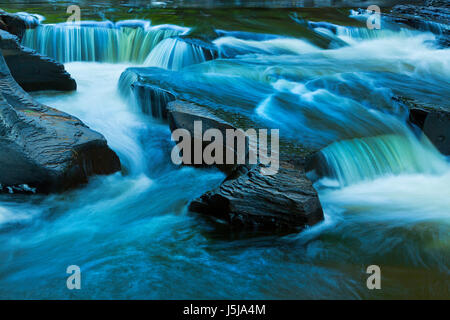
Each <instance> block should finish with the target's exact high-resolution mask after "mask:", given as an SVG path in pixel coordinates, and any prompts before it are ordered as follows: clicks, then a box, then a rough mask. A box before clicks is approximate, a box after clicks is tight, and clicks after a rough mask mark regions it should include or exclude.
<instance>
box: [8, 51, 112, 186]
mask: <svg viewBox="0 0 450 320" xmlns="http://www.w3.org/2000/svg"><path fill="white" fill-rule="evenodd" d="M118 170H120V161H119V158H118V157H117V155H116V154H115V153H114V151H112V150H111V149H110V148H109V147H108V144H107V142H106V140H105V138H104V137H103V136H102V135H101V134H99V133H98V132H95V131H93V130H91V129H89V128H88V127H87V126H86V125H84V124H83V123H82V122H81V121H80V120H79V119H77V118H75V117H73V116H70V115H68V114H66V113H64V112H60V111H58V110H56V109H53V108H50V107H47V106H45V105H42V104H40V103H38V102H36V101H34V100H33V98H32V97H31V96H29V95H28V94H27V93H26V92H24V91H23V90H22V88H21V87H20V86H19V85H18V84H17V83H16V82H15V81H14V79H13V77H12V76H11V74H10V72H9V70H8V67H7V65H6V63H5V61H4V59H3V57H2V56H1V55H0V184H1V185H2V190H25V191H27V190H32V189H34V190H35V191H36V192H42V193H48V192H60V191H64V190H67V189H69V188H72V187H75V186H77V185H79V184H81V183H85V182H87V181H88V177H89V176H91V175H95V174H110V173H113V172H116V171H118Z"/></svg>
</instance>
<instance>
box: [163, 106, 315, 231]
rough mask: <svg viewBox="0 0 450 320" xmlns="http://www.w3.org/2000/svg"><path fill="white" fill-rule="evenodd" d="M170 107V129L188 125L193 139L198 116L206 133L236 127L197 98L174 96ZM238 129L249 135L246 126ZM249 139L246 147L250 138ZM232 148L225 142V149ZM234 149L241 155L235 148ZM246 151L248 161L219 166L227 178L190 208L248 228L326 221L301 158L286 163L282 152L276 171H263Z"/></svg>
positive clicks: (294, 228) (283, 227) (298, 227)
mask: <svg viewBox="0 0 450 320" xmlns="http://www.w3.org/2000/svg"><path fill="white" fill-rule="evenodd" d="M167 111H168V119H169V125H170V128H171V130H172V131H173V130H176V129H185V130H187V131H188V132H189V133H190V137H192V144H193V143H194V142H193V140H194V121H201V123H202V130H203V132H204V131H206V130H208V129H218V130H219V131H220V132H222V134H223V136H224V137H225V136H226V130H228V129H232V130H236V128H235V127H234V126H232V125H231V124H229V123H228V122H226V121H224V120H222V119H221V118H220V117H218V116H217V115H215V114H212V113H211V111H208V110H207V109H206V108H204V107H202V106H199V105H196V104H194V103H190V102H185V101H179V100H176V101H173V102H170V103H169V104H168V108H167ZM237 131H239V132H240V134H242V135H244V136H245V132H244V131H242V130H237ZM224 143H225V139H224ZM245 144H246V151H248V150H249V149H248V148H249V146H250V145H249V140H248V139H246V141H245ZM204 147H205V145H203V148H204ZM229 147H230V146H229V145H223V150H224V152H226V149H227V148H229ZM233 152H234V153H235V155H236V154H237V150H236V149H233ZM245 156H246V163H245V164H233V165H231V164H230V165H219V166H217V165H216V166H217V167H218V168H219V169H221V170H223V171H224V172H226V173H227V178H226V180H225V181H224V182H223V183H222V184H221V186H220V187H218V188H217V189H216V190H213V191H209V192H207V193H205V194H204V195H202V196H201V197H200V198H198V199H195V200H193V201H192V202H191V204H190V206H189V209H190V210H191V211H193V212H197V213H201V214H205V215H208V216H210V217H214V218H217V219H220V220H223V221H226V222H228V223H229V224H230V225H231V226H232V227H236V228H244V229H258V230H259V229H270V230H280V231H282V230H284V231H288V230H289V231H299V230H302V229H304V228H305V227H308V226H312V225H314V224H316V223H317V222H319V221H321V220H323V212H322V207H321V205H320V202H319V198H318V195H317V192H316V191H315V190H314V188H313V186H312V183H311V181H310V180H308V178H307V177H306V175H305V171H304V169H303V168H302V165H301V163H302V162H301V161H300V162H298V163H295V162H288V160H287V159H288V157H286V156H283V160H282V161H281V163H280V168H279V170H278V172H277V173H275V174H271V175H267V174H266V175H265V174H264V171H263V170H262V169H263V167H264V166H263V165H262V164H259V163H258V164H250V163H248V157H247V153H246V155H245ZM235 159H236V158H235ZM285 159H286V160H285ZM235 163H236V162H235Z"/></svg>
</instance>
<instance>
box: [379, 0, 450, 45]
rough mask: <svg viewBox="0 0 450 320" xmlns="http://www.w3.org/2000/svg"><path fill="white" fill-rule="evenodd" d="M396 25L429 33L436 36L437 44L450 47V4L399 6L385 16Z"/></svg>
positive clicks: (426, 2)
mask: <svg viewBox="0 0 450 320" xmlns="http://www.w3.org/2000/svg"><path fill="white" fill-rule="evenodd" d="M386 16H387V17H389V18H391V19H392V20H393V21H395V22H397V23H403V24H406V25H408V26H410V27H412V28H415V29H418V30H424V31H431V32H433V33H435V34H436V35H437V44H438V45H440V46H441V47H444V48H448V47H450V26H449V21H450V3H449V2H448V1H445V0H444V1H440V0H437V1H436V0H427V1H425V3H424V4H423V5H414V4H399V5H396V6H394V7H393V8H392V10H391V13H390V14H387V15H386Z"/></svg>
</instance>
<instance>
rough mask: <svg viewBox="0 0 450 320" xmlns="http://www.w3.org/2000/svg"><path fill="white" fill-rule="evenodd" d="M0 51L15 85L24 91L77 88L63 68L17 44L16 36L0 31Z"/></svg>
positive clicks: (69, 89) (53, 61)
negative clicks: (15, 82)
mask: <svg viewBox="0 0 450 320" xmlns="http://www.w3.org/2000/svg"><path fill="white" fill-rule="evenodd" d="M0 50H1V52H2V53H3V56H4V58H5V61H6V63H7V65H8V67H9V69H10V71H11V74H12V76H13V77H14V79H15V80H16V81H17V83H18V84H19V85H20V86H21V87H22V88H23V89H24V90H26V91H37V90H62V91H71V90H75V89H76V88H77V84H76V82H75V80H74V79H73V78H72V77H71V76H70V74H69V73H67V72H66V71H65V69H64V66H63V65H62V64H60V63H58V62H56V61H55V60H53V59H51V58H48V57H45V56H42V55H40V54H39V53H37V52H36V51H34V50H31V49H29V48H26V47H24V46H22V45H20V44H19V39H18V38H17V36H15V35H13V34H11V33H8V32H6V31H4V30H0Z"/></svg>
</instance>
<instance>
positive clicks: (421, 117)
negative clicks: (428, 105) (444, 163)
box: [409, 108, 450, 155]
mask: <svg viewBox="0 0 450 320" xmlns="http://www.w3.org/2000/svg"><path fill="white" fill-rule="evenodd" d="M409 121H410V122H411V123H413V124H415V125H417V126H418V127H419V128H420V129H422V132H423V134H425V135H426V136H427V138H428V139H430V141H431V142H432V143H433V144H434V146H435V147H436V148H437V149H438V150H439V151H440V152H441V153H442V154H444V155H450V112H449V111H444V110H430V109H424V108H412V109H411V110H410V112H409Z"/></svg>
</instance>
